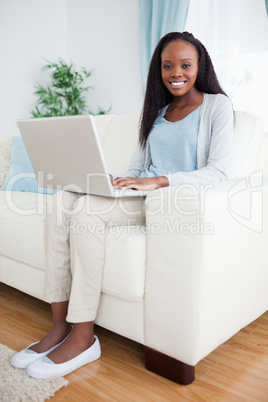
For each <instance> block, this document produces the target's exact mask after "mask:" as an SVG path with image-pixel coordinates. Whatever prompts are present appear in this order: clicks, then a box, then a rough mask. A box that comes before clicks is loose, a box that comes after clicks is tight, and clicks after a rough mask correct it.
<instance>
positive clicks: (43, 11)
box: [0, 0, 143, 140]
mask: <svg viewBox="0 0 268 402" xmlns="http://www.w3.org/2000/svg"><path fill="white" fill-rule="evenodd" d="M138 5H139V0H0V58H1V62H0V88H1V96H0V111H1V117H0V140H1V139H3V138H5V137H7V136H9V135H10V134H11V133H13V132H16V131H17V126H16V120H17V119H20V118H30V117H31V114H30V112H31V110H32V109H33V108H34V106H35V104H36V100H37V97H36V96H35V95H34V91H35V88H34V86H35V84H36V83H37V82H39V83H41V84H46V82H47V80H48V73H44V72H42V71H41V68H42V67H43V66H44V64H45V60H44V59H43V57H45V58H47V59H49V60H50V59H51V60H56V59H57V58H59V57H62V58H64V59H65V60H67V61H69V60H70V59H72V60H73V62H74V64H75V65H76V67H77V68H80V67H82V66H84V67H86V68H88V69H94V70H95V72H94V75H93V76H92V77H91V78H90V79H89V80H88V84H89V85H92V86H94V88H95V89H94V90H91V91H90V92H89V93H88V96H87V97H88V100H89V103H90V108H91V109H92V111H93V112H95V111H96V110H97V108H98V106H102V107H104V108H109V106H110V105H111V106H112V110H111V112H112V113H116V114H119V113H123V114H125V113H139V112H140V111H141V108H142V102H143V93H142V84H141V76H140V58H139V31H138V29H139V28H138V26H139V25H138Z"/></svg>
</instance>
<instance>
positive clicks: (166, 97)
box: [139, 32, 227, 147]
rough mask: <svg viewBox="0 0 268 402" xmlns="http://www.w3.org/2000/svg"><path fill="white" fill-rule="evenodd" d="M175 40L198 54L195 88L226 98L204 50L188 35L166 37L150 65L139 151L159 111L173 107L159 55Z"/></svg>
mask: <svg viewBox="0 0 268 402" xmlns="http://www.w3.org/2000/svg"><path fill="white" fill-rule="evenodd" d="M176 40H182V41H184V42H188V43H190V44H191V45H193V46H194V47H195V49H196V51H197V54H198V65H199V69H198V74H197V77H196V81H195V88H196V89H197V90H198V91H200V92H205V93H207V94H223V95H226V93H225V92H224V91H223V89H222V88H221V86H220V84H219V81H218V79H217V76H216V73H215V70H214V67H213V64H212V61H211V58H210V56H209V54H208V52H207V50H206V48H205V46H204V45H203V44H202V43H201V42H200V41H199V40H198V39H196V38H195V37H194V36H193V35H192V34H191V33H189V32H171V33H168V34H167V35H165V36H164V37H163V38H162V39H160V41H159V43H158V45H157V47H156V49H155V51H154V54H153V56H152V59H151V63H150V68H149V73H148V79H147V87H146V93H145V99H144V105H143V112H142V116H141V124H140V136H139V142H140V145H141V146H142V147H145V145H146V142H147V139H148V136H149V134H150V131H151V129H152V127H153V124H154V122H155V120H156V118H157V117H158V116H159V114H160V112H161V110H162V109H163V108H164V107H165V106H166V105H168V104H169V103H172V100H173V95H171V93H170V92H169V91H168V90H167V88H166V87H165V85H164V84H163V82H162V77H161V55H162V52H163V50H164V49H165V47H166V46H167V45H168V44H169V43H170V42H173V41H176ZM226 96H227V95H226Z"/></svg>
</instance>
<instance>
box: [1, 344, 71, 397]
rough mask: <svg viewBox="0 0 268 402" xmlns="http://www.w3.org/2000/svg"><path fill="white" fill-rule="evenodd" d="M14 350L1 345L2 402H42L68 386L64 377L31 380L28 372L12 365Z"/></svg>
mask: <svg viewBox="0 0 268 402" xmlns="http://www.w3.org/2000/svg"><path fill="white" fill-rule="evenodd" d="M14 353H15V352H14V350H11V349H9V348H8V347H7V346H5V345H1V344H0V401H1V402H30V401H34V402H35V401H38V402H42V401H45V400H46V399H49V398H51V397H52V396H54V394H55V392H57V391H58V390H59V389H61V388H62V387H64V386H66V385H67V384H68V381H67V380H65V378H63V377H59V378H52V379H50V380H37V379H35V378H31V377H29V376H28V374H27V373H26V370H23V369H17V368H15V367H12V366H11V364H10V358H11V356H12V355H13V354H14Z"/></svg>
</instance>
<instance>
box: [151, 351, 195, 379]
mask: <svg viewBox="0 0 268 402" xmlns="http://www.w3.org/2000/svg"><path fill="white" fill-rule="evenodd" d="M144 356H145V367H146V368H147V370H150V371H152V372H154V373H156V374H159V375H161V376H162V377H165V378H168V379H169V380H172V381H175V382H177V383H178V384H181V385H188V384H191V383H192V382H193V381H194V379H195V368H194V366H189V365H188V364H185V363H182V362H180V361H179V360H176V359H174V358H173V357H170V356H167V355H164V354H163V353H161V352H158V351H157V350H154V349H151V348H148V347H147V346H145V347H144Z"/></svg>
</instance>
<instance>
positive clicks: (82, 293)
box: [45, 191, 145, 323]
mask: <svg viewBox="0 0 268 402" xmlns="http://www.w3.org/2000/svg"><path fill="white" fill-rule="evenodd" d="M144 200H145V199H144V198H143V197H127V198H119V199H114V198H106V197H99V196H92V195H81V194H80V195H78V194H76V193H70V192H63V191H60V192H57V193H55V194H54V195H53V196H52V197H49V201H48V205H47V214H46V219H45V252H46V263H47V268H46V277H45V298H46V300H47V301H48V302H50V303H53V302H62V301H67V300H69V306H68V316H67V321H69V322H72V323H76V322H87V321H94V320H95V318H96V314H97V310H98V306H99V299H100V293H101V288H102V276H103V267H104V247H105V232H106V229H107V228H109V227H111V226H126V225H132V226H133V225H143V224H144V223H145V213H144ZM122 252H125V251H124V250H122Z"/></svg>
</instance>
